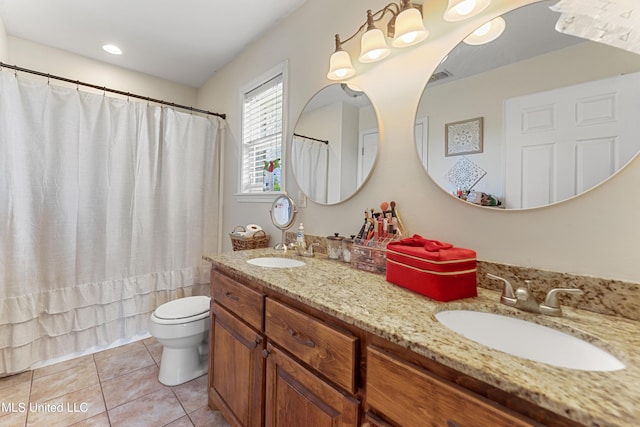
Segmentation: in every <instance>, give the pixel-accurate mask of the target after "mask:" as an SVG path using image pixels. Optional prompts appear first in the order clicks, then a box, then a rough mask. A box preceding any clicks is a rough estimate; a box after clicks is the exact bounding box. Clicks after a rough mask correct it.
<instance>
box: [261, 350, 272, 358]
mask: <svg viewBox="0 0 640 427" xmlns="http://www.w3.org/2000/svg"><path fill="white" fill-rule="evenodd" d="M270 354H271V351H270V350H267V349H266V348H265V349H264V350H262V357H263V358H265V359H266V358H267V357H269V355H270Z"/></svg>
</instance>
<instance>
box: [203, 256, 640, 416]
mask: <svg viewBox="0 0 640 427" xmlns="http://www.w3.org/2000/svg"><path fill="white" fill-rule="evenodd" d="M260 256H280V257H283V256H284V257H295V258H297V259H299V260H302V261H304V262H305V263H306V265H305V266H303V267H297V268H290V269H277V268H264V267H258V266H254V265H251V264H248V263H247V262H246V260H247V259H250V258H255V257H260ZM203 258H204V259H205V260H207V261H209V262H211V263H212V265H213V266H214V267H215V266H222V267H224V268H226V269H230V270H232V271H235V272H237V273H239V274H240V275H241V276H244V277H246V278H247V279H251V280H253V281H255V282H257V283H259V284H261V285H263V286H265V287H267V288H270V289H273V290H275V291H278V292H280V293H282V294H285V295H287V296H288V297H290V298H293V299H295V300H297V301H300V302H303V303H305V304H307V305H309V306H311V307H314V308H316V309H318V310H321V311H323V312H325V313H327V314H330V315H333V316H335V317H337V318H338V319H340V320H342V321H344V322H347V323H349V324H352V325H354V326H357V327H359V328H361V329H363V330H365V331H367V332H370V333H372V334H375V335H378V336H380V337H382V338H385V339H387V340H389V341H391V342H393V343H396V344H398V345H401V346H403V347H405V348H408V349H410V350H412V351H414V352H416V353H418V354H421V355H423V356H426V357H428V358H430V359H433V360H436V361H438V362H440V363H442V364H444V365H446V366H449V367H451V368H454V369H456V370H458V371H460V372H462V373H464V374H467V375H469V376H471V377H474V378H476V379H479V380H482V381H484V382H486V383H488V384H491V385H493V386H496V387H498V388H499V389H501V390H504V391H507V392H510V393H513V394H514V395H516V396H519V397H521V398H523V399H525V400H528V401H530V402H533V403H535V404H536V405H539V406H541V407H543V408H546V409H548V410H550V411H552V412H555V413H558V414H561V415H563V416H565V417H567V418H570V419H572V420H575V421H577V422H579V423H582V424H584V425H587V426H594V427H595V426H632V425H638V423H640V403H639V402H640V356H639V353H638V349H640V322H636V321H631V320H627V319H624V318H620V317H614V316H606V315H602V314H597V313H593V312H590V311H586V310H577V309H572V308H570V307H564V308H563V313H564V315H563V317H561V318H556V317H550V316H543V315H538V314H531V313H525V312H522V311H519V310H516V309H513V308H511V307H507V306H504V305H501V304H499V300H500V295H499V293H497V292H495V291H492V290H488V289H483V288H478V297H475V298H467V299H463V300H457V301H452V302H449V303H442V302H437V301H434V300H431V299H429V298H426V297H423V296H422V295H419V294H416V293H413V292H411V291H408V290H406V289H403V288H401V287H398V286H395V285H393V284H391V283H389V282H387V281H386V280H385V276H384V275H379V274H373V273H368V272H364V271H360V270H356V269H353V268H351V267H350V266H349V265H348V264H347V263H343V262H340V261H333V260H329V259H327V258H326V256H323V255H317V256H316V257H313V258H303V257H296V256H295V255H293V253H292V252H287V253H283V252H281V251H280V252H277V251H275V250H273V249H256V250H250V251H238V252H229V253H223V254H219V255H212V256H204V257H203ZM448 309H472V310H476V311H485V312H493V313H500V314H507V315H511V316H514V317H518V318H521V319H526V320H531V321H534V322H536V323H540V324H542V325H546V326H550V327H553V328H556V329H558V330H561V331H564V332H567V333H569V334H571V335H575V336H578V337H580V338H582V339H584V340H586V341H589V342H592V343H593V344H595V345H597V346H598V347H600V348H602V349H603V350H606V351H608V352H609V353H611V354H613V355H614V356H616V357H617V358H618V359H620V360H621V361H622V362H623V363H624V364H625V366H626V367H625V369H622V370H619V371H611V372H588V371H579V370H572V369H566V368H559V367H555V366H551V365H547V364H543V363H538V362H532V361H528V360H526V359H522V358H519V357H516V356H511V355H509V354H506V353H503V352H500V351H497V350H493V349H490V348H487V347H485V346H483V345H481V344H477V343H475V342H474V341H471V340H469V339H467V338H465V337H463V336H461V335H458V334H457V333H455V332H453V331H451V330H450V329H448V328H446V327H445V326H444V325H442V324H441V323H440V322H438V321H437V320H436V318H435V317H434V315H435V314H436V313H437V312H439V311H442V310H448Z"/></svg>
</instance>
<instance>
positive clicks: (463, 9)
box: [455, 0, 476, 16]
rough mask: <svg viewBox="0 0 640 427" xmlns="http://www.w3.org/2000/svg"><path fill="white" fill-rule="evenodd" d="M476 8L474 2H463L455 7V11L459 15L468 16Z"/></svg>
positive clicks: (473, 0) (470, 0)
mask: <svg viewBox="0 0 640 427" xmlns="http://www.w3.org/2000/svg"><path fill="white" fill-rule="evenodd" d="M475 7H476V0H464V1H463V2H462V3H460V4H458V5H456V7H455V9H456V12H457V13H458V14H459V15H462V16H464V15H468V14H470V13H471V12H472V11H473V9H474V8H475Z"/></svg>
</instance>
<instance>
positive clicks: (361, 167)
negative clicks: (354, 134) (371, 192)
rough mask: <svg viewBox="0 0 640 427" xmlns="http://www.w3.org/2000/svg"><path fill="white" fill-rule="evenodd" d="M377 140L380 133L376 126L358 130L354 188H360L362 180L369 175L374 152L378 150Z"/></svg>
mask: <svg viewBox="0 0 640 427" xmlns="http://www.w3.org/2000/svg"><path fill="white" fill-rule="evenodd" d="M379 140H380V134H379V132H378V129H377V128H376V129H369V130H365V131H361V132H360V142H359V147H358V152H359V155H358V175H357V182H356V184H357V185H356V188H360V186H361V185H362V183H363V182H364V180H365V179H367V177H368V176H369V172H370V171H371V169H372V168H373V162H375V160H376V153H377V152H378V142H379Z"/></svg>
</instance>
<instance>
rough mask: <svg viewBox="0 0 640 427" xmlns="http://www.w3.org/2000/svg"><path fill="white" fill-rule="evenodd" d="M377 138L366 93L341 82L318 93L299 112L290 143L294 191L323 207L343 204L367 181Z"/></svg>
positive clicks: (375, 124) (374, 120)
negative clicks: (295, 187) (297, 189)
mask: <svg viewBox="0 0 640 427" xmlns="http://www.w3.org/2000/svg"><path fill="white" fill-rule="evenodd" d="M378 140H379V130H378V119H377V116H376V113H375V111H374V109H373V106H372V105H371V101H370V100H369V98H368V97H367V95H365V94H364V93H363V92H361V91H359V90H355V89H352V88H350V87H349V86H347V85H346V84H344V83H338V84H333V85H329V86H327V87H325V88H323V89H321V90H320V91H319V92H318V93H316V94H315V95H314V96H313V98H311V100H310V101H309V102H308V103H307V105H306V106H305V108H304V110H303V111H302V113H301V114H300V117H299V118H298V121H297V123H296V126H295V130H294V133H293V136H292V139H291V167H292V170H293V174H294V175H295V178H296V181H297V183H298V186H299V188H300V190H302V192H304V194H305V195H306V196H307V197H308V198H309V199H311V200H313V201H314V202H316V203H319V204H323V205H330V204H335V203H340V202H343V201H345V200H347V199H348V198H349V197H351V196H353V195H354V194H355V193H356V192H357V191H358V190H359V189H360V187H362V185H363V184H364V182H365V181H366V180H367V178H368V176H369V173H370V172H371V169H372V168H373V165H374V162H375V158H376V154H377V152H378Z"/></svg>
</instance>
